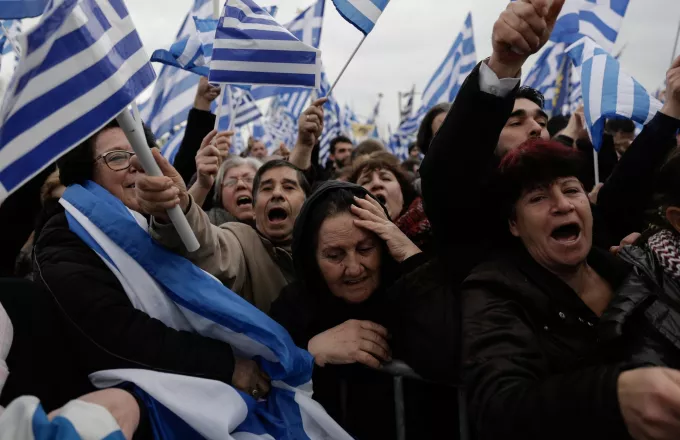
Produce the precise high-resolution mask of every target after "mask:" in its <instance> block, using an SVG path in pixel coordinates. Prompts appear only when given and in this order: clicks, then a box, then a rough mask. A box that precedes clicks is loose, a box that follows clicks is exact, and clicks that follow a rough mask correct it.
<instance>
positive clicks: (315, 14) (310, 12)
mask: <svg viewBox="0 0 680 440" xmlns="http://www.w3.org/2000/svg"><path fill="white" fill-rule="evenodd" d="M325 4H326V2H325V0H317V2H316V3H314V4H313V5H311V6H310V7H308V8H307V9H305V10H304V11H302V12H301V13H300V14H298V16H297V17H295V18H294V19H293V20H291V21H290V22H289V23H288V24H286V25H285V26H284V27H285V28H286V29H288V30H289V31H290V33H291V34H293V35H295V38H297V39H298V40H300V41H302V42H303V43H305V44H306V45H308V46H312V47H315V48H317V49H318V48H319V44H320V43H321V31H322V30H323V17H324V11H325ZM272 16H273V15H272ZM250 92H251V93H252V95H253V98H255V99H256V100H260V99H265V98H269V97H272V96H276V95H284V94H288V93H291V94H293V93H298V96H300V95H303V94H306V96H307V99H309V96H310V95H309V93H310V91H309V89H297V90H294V89H291V88H289V87H276V86H253V87H252V88H251V89H250ZM296 99H297V98H296ZM293 114H295V112H293ZM298 115H299V113H298Z"/></svg>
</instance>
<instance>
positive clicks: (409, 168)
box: [401, 157, 421, 173]
mask: <svg viewBox="0 0 680 440" xmlns="http://www.w3.org/2000/svg"><path fill="white" fill-rule="evenodd" d="M420 163H421V162H420V159H418V158H415V157H409V158H408V159H406V160H405V161H403V162H402V163H401V168H402V170H404V171H405V172H407V173H415V171H413V167H415V166H420Z"/></svg>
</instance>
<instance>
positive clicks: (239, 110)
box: [218, 86, 262, 131]
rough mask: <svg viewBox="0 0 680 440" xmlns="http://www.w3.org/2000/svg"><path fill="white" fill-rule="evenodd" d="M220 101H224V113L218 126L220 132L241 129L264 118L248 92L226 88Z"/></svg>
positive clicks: (222, 112) (221, 114)
mask: <svg viewBox="0 0 680 440" xmlns="http://www.w3.org/2000/svg"><path fill="white" fill-rule="evenodd" d="M219 99H222V111H221V113H220V122H219V124H218V129H219V130H220V131H225V130H234V129H237V128H241V127H243V126H244V125H246V124H249V123H251V122H253V121H256V120H257V119H259V118H261V117H262V113H261V112H260V109H259V108H258V107H257V104H256V103H255V101H254V100H253V98H252V97H251V96H250V93H249V92H248V91H247V90H242V89H239V88H237V87H232V86H224V90H223V93H222V96H221V97H220V98H219Z"/></svg>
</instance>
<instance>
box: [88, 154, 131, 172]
mask: <svg viewBox="0 0 680 440" xmlns="http://www.w3.org/2000/svg"><path fill="white" fill-rule="evenodd" d="M134 155H135V153H133V152H130V151H125V150H113V151H109V152H107V153H104V154H100V155H99V156H97V157H96V158H95V159H94V162H97V161H98V160H99V159H104V163H105V164H106V166H107V167H109V168H110V169H111V170H113V171H123V170H127V169H128V168H130V159H131V158H132V156H134Z"/></svg>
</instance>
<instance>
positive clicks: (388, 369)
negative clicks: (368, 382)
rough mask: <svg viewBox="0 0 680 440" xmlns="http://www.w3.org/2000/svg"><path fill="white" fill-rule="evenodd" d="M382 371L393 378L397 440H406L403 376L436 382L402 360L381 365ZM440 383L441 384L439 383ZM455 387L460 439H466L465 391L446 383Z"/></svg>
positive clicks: (467, 437) (467, 435)
mask: <svg viewBox="0 0 680 440" xmlns="http://www.w3.org/2000/svg"><path fill="white" fill-rule="evenodd" d="M376 371H381V372H383V373H386V374H389V375H391V376H393V378H394V415H395V419H396V421H397V440H406V418H405V409H404V378H408V379H414V380H418V381H421V382H428V383H433V384H434V383H437V382H433V381H431V380H427V379H425V378H423V377H422V376H420V375H419V374H418V373H416V372H415V371H413V369H412V368H411V367H409V366H408V365H407V364H406V363H404V362H402V361H398V360H395V361H392V362H390V363H389V364H385V365H383V367H382V368H381V369H380V370H376ZM440 385H442V384H440ZM445 386H450V387H452V388H455V389H456V392H457V393H456V394H457V398H458V424H459V434H460V437H459V439H460V440H468V439H469V433H468V429H467V426H468V425H467V423H468V422H467V410H466V408H467V405H466V401H465V392H464V391H463V388H462V387H460V386H454V385H448V384H446V385H445Z"/></svg>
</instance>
